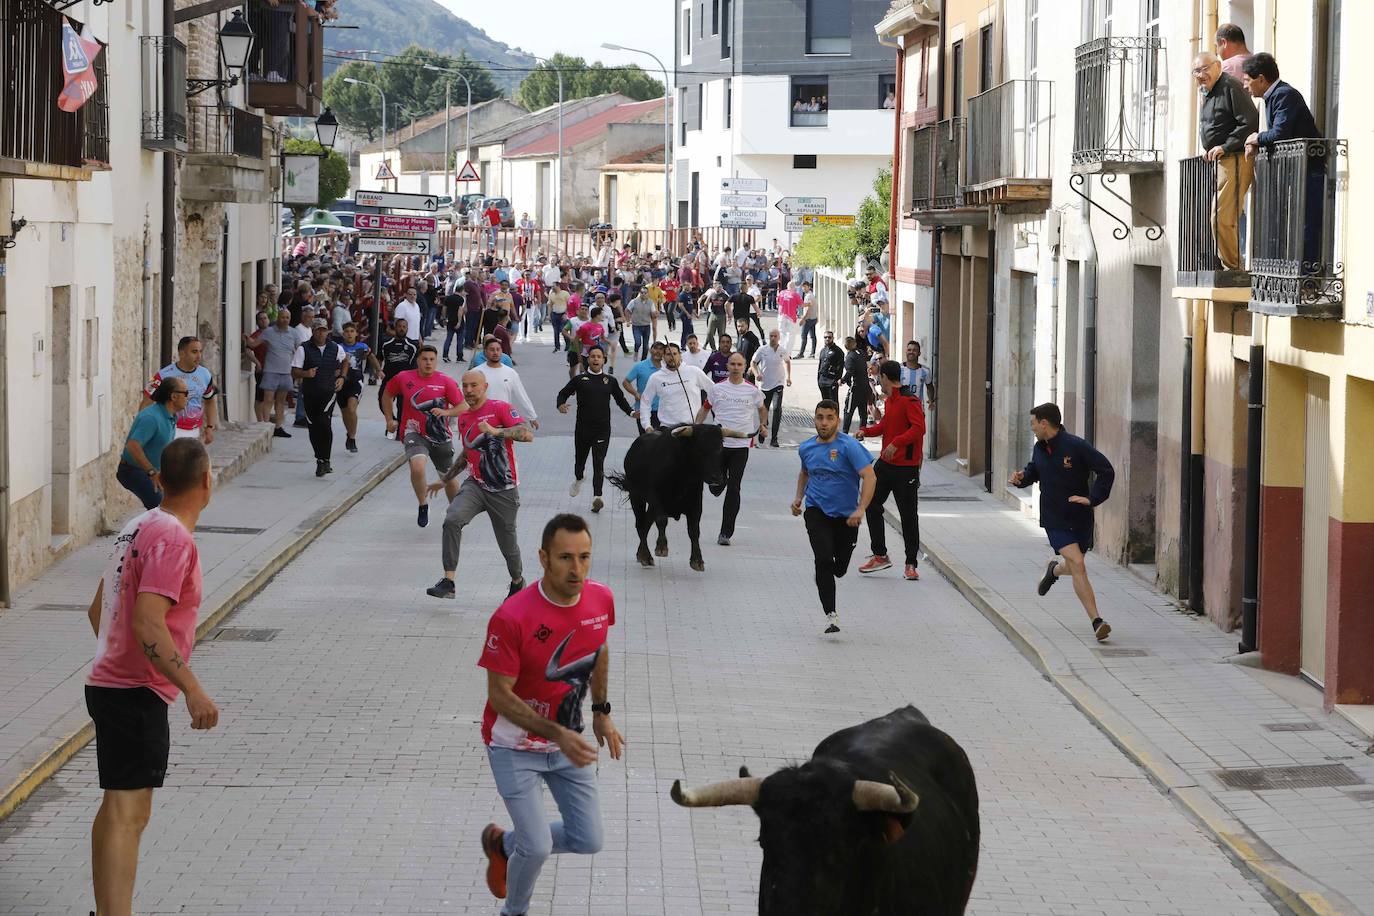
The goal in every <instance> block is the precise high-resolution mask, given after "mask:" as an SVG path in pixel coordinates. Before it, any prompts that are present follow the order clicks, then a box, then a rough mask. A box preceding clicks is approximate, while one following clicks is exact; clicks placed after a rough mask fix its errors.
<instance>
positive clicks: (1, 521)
mask: <svg viewBox="0 0 1374 916" xmlns="http://www.w3.org/2000/svg"><path fill="white" fill-rule="evenodd" d="M11 184H13V183H12V182H11ZM10 193H13V190H12V189H11V190H10ZM5 250H6V249H5V248H4V247H0V379H8V378H9V375H8V372H9V367H8V365H7V362H8V360H7V359H6V352H7V350H8V347H5V346H3V342H4V341H5V340H6V335H7V334H8V333H9V329H8V327H7V324H8V322H7V319H8V317H9V316H8V314H7V312H6V305H5V287H6V285H7V284H8V282H9V281H8V280H7V279H6V277H7V268H6V265H5V261H6V258H5ZM9 392H10V389H9V386H8V385H6V387H5V390H4V391H0V607H9V606H10V547H9V543H10V517H9V512H10V462H9V454H10V448H9V428H10V418H9V402H10V394H9Z"/></svg>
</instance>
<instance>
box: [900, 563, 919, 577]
mask: <svg viewBox="0 0 1374 916" xmlns="http://www.w3.org/2000/svg"><path fill="white" fill-rule="evenodd" d="M902 577H903V578H904V579H906V580H907V581H908V582H915V581H917V580H918V579H920V578H921V574H920V573H919V572H917V571H916V567H915V566H912V565H911V564H910V563H908V564H906V571H905V572H903V573H902Z"/></svg>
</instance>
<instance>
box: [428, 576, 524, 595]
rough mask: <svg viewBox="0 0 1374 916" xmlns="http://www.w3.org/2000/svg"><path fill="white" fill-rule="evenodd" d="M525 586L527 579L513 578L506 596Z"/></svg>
mask: <svg viewBox="0 0 1374 916" xmlns="http://www.w3.org/2000/svg"><path fill="white" fill-rule="evenodd" d="M444 581H445V582H447V581H448V580H447V579H445V580H444ZM524 587H525V580H524V579H513V580H511V584H510V589H509V590H507V592H506V597H507V598H509V597H510V596H511V595H514V594H515V593H516V592H518V591H520V589H522V588H524Z"/></svg>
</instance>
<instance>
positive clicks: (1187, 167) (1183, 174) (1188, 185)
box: [1176, 156, 1221, 286]
mask: <svg viewBox="0 0 1374 916" xmlns="http://www.w3.org/2000/svg"><path fill="white" fill-rule="evenodd" d="M1216 197H1217V164H1216V163H1215V162H1208V161H1207V160H1206V159H1203V158H1202V157H1201V156H1191V157H1189V158H1187V159H1180V160H1179V163H1178V258H1177V260H1176V269H1177V270H1178V273H1179V285H1181V286H1193V285H1198V283H1199V281H1198V280H1197V277H1196V275H1197V274H1198V273H1201V272H1211V271H1217V270H1220V269H1221V259H1220V258H1218V257H1217V240H1216V236H1215V234H1214V233H1213V232H1212V206H1213V204H1214V203H1215V201H1216Z"/></svg>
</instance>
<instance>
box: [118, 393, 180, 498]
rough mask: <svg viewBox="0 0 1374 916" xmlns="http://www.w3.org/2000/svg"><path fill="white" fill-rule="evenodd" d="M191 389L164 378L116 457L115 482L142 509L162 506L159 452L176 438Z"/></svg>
mask: <svg viewBox="0 0 1374 916" xmlns="http://www.w3.org/2000/svg"><path fill="white" fill-rule="evenodd" d="M189 396H190V389H189V388H187V387H186V381H185V380H184V379H182V378H178V377H176V376H169V377H167V378H164V379H163V380H162V382H161V383H160V384H159V385H158V386H157V390H156V391H154V392H153V395H152V398H151V400H152V402H153V403H151V404H149V405H148V406H147V407H145V408H143V409H142V410H140V411H139V412H138V414H137V415H136V416H135V417H134V423H133V426H131V427H130V428H129V436H128V438H127V439H125V440H124V451H123V452H122V453H121V454H120V456H119V468H118V469H117V470H116V471H115V479H116V480H118V481H119V483H120V485H121V486H122V487H124V489H126V490H128V491H129V492H130V493H132V494H134V495H135V496H137V497H138V500H139V502H141V503H143V508H145V509H154V508H156V507H157V506H159V505H161V503H162V484H161V482H160V481H159V480H158V473H159V472H160V471H161V470H162V450H163V449H164V448H166V447H167V446H168V445H169V444H170V443H171V441H172V439H174V438H175V437H176V431H177V414H178V413H180V412H181V411H182V410H183V409H185V407H186V399H187V398H188V397H189Z"/></svg>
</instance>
